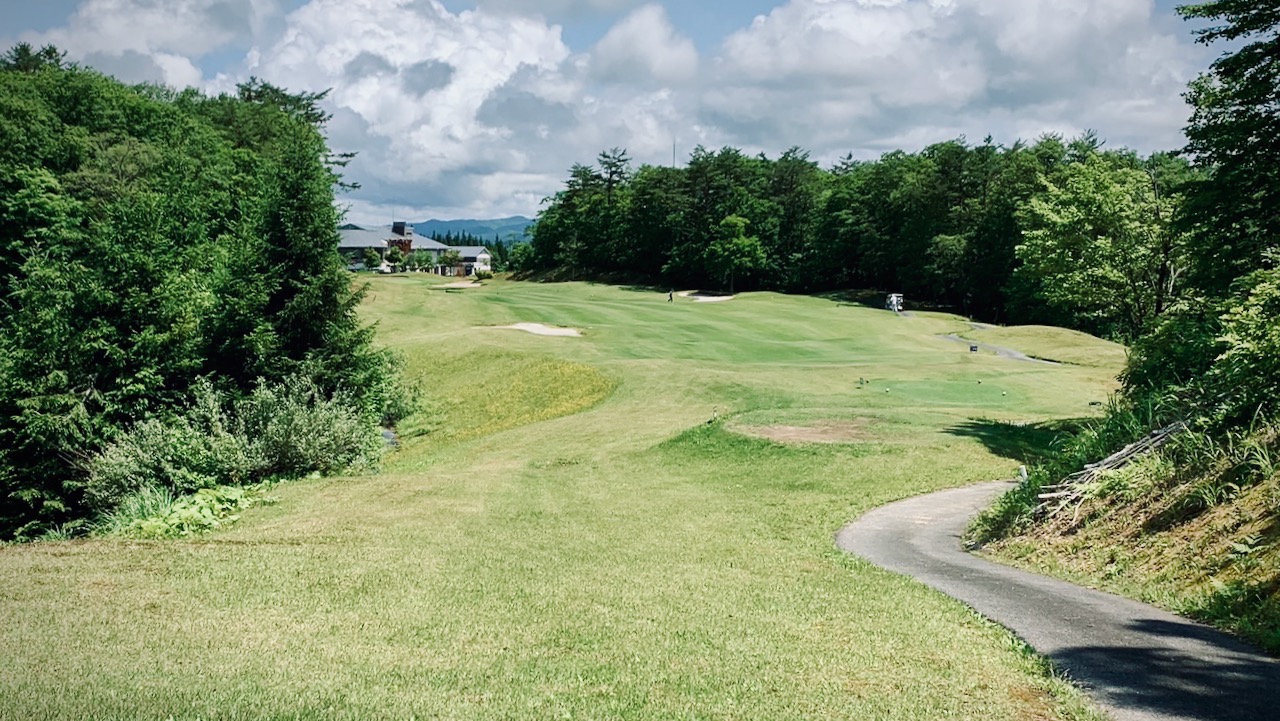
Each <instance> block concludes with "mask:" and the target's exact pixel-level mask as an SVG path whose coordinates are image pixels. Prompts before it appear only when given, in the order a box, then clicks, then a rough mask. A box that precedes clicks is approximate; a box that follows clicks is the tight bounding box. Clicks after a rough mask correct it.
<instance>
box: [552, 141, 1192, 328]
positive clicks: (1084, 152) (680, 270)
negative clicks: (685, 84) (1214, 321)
mask: <svg viewBox="0 0 1280 721" xmlns="http://www.w3.org/2000/svg"><path fill="white" fill-rule="evenodd" d="M1196 177H1197V172H1196V171H1195V170H1194V169H1193V168H1192V167H1191V165H1190V164H1189V163H1188V162H1187V161H1186V160H1184V159H1182V158H1179V157H1176V156H1173V155H1171V154H1167V153H1161V154H1156V155H1152V156H1150V157H1147V158H1143V157H1140V156H1139V155H1138V154H1136V153H1134V152H1132V151H1128V150H1123V149H1119V150H1107V149H1105V148H1104V146H1103V143H1102V142H1101V141H1100V140H1099V139H1098V138H1097V137H1096V136H1094V135H1093V134H1087V135H1085V136H1083V137H1080V138H1076V139H1074V140H1071V141H1069V142H1068V141H1065V140H1064V139H1063V138H1061V137H1058V136H1046V137H1042V138H1040V139H1038V140H1037V141H1035V142H1034V143H1030V144H1027V143H1022V142H1017V143H1014V144H1013V145H1011V146H1008V147H1005V146H1001V145H997V144H995V143H993V142H992V140H991V139H990V138H988V139H987V140H986V141H984V142H983V143H982V144H980V145H971V144H969V143H967V142H965V140H964V139H963V138H961V139H957V140H952V141H948V142H943V143H938V144H936V145H932V146H929V147H928V148H925V149H924V150H923V151H921V152H918V153H907V152H902V151H896V152H892V153H888V154H886V155H884V156H882V157H881V158H880V159H878V160H875V161H855V160H852V159H846V160H843V161H841V162H839V163H837V164H836V165H835V166H834V167H831V168H821V167H819V166H818V164H817V163H815V162H813V161H811V160H810V159H809V157H808V154H807V153H806V152H805V151H803V150H801V149H799V148H792V149H790V150H788V151H786V152H784V153H783V154H782V155H781V156H780V157H778V158H768V157H765V156H763V155H760V156H754V157H753V156H748V155H746V154H744V153H742V152H741V151H740V150H738V149H735V148H722V149H720V150H718V151H709V150H706V149H704V148H701V147H699V148H697V149H696V150H694V152H693V155H692V157H691V158H690V159H689V162H688V164H687V165H686V166H684V167H680V168H668V167H655V166H648V165H645V166H641V167H639V168H633V167H632V166H631V164H630V162H629V159H628V157H627V154H626V152H625V151H623V150H620V149H616V148H615V149H613V150H610V151H606V152H604V153H601V154H600V156H599V158H598V162H597V165H595V166H586V165H575V166H574V167H573V169H572V171H571V174H570V178H569V180H568V182H567V183H566V187H565V189H564V190H562V191H561V192H559V193H557V194H556V195H555V196H554V197H552V198H550V199H548V204H547V206H546V207H545V208H544V210H543V211H542V213H541V214H540V215H539V217H538V221H537V224H536V226H535V227H534V229H533V243H532V251H533V253H532V257H531V258H530V259H528V260H529V265H530V267H531V268H537V269H549V268H564V269H566V270H568V271H570V272H572V273H574V274H593V275H600V274H620V275H625V276H631V277H634V278H638V279H647V280H649V281H651V282H662V283H664V284H668V285H677V286H702V287H713V288H720V289H724V290H733V289H739V290H746V289H765V290H780V291H785V292H801V293H809V292H819V291H831V290H840V289H849V288H878V289H882V290H885V291H896V292H901V293H905V294H906V295H907V297H908V298H909V299H910V300H912V301H915V302H926V303H933V304H943V305H948V306H953V307H955V308H957V309H958V310H961V311H962V312H964V313H966V314H968V315H972V316H975V317H979V318H983V319H987V320H995V321H1011V322H1022V323H1026V322H1044V323H1053V324H1057V325H1067V326H1072V327H1075V328H1081V329H1084V330H1089V331H1092V332H1094V333H1099V334H1103V335H1108V336H1116V337H1121V338H1133V337H1136V336H1137V335H1138V334H1140V333H1141V332H1142V331H1143V330H1144V329H1145V328H1146V327H1147V326H1148V325H1149V324H1150V322H1151V321H1152V319H1154V318H1155V317H1157V316H1159V315H1160V314H1161V313H1162V312H1163V311H1164V309H1165V308H1167V307H1168V306H1169V305H1170V304H1171V302H1172V301H1173V299H1174V298H1176V297H1177V295H1178V294H1179V293H1180V292H1181V291H1182V285H1183V284H1182V280H1183V276H1184V270H1185V265H1186V262H1187V258H1186V252H1185V243H1184V234H1183V233H1182V232H1181V231H1180V230H1178V229H1176V228H1175V227H1174V224H1173V223H1174V220H1175V218H1176V215H1177V213H1178V212H1179V208H1180V207H1181V200H1182V194H1183V191H1184V189H1185V188H1186V186H1187V185H1188V183H1190V182H1191V181H1193V180H1194V179H1195V178H1196ZM1100 240H1104V241H1105V242H1099V241H1100Z"/></svg>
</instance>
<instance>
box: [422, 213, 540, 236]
mask: <svg viewBox="0 0 1280 721" xmlns="http://www.w3.org/2000/svg"><path fill="white" fill-rule="evenodd" d="M410 225H412V226H413V232H414V234H416V235H426V236H430V235H432V234H433V233H434V234H437V235H444V234H446V233H452V234H454V235H460V234H463V233H469V234H471V235H474V236H476V237H478V238H481V239H483V240H493V238H494V237H495V236H496V237H498V238H500V239H502V240H512V239H514V240H523V239H524V231H525V229H526V228H528V227H529V226H530V225H533V219H532V218H526V217H524V216H523V215H513V216H511V217H509V218H490V219H485V220H474V219H467V220H437V219H435V218H432V219H431V220H424V221H422V222H419V223H411V224H410Z"/></svg>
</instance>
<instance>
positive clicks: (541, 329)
mask: <svg viewBox="0 0 1280 721" xmlns="http://www.w3.org/2000/svg"><path fill="white" fill-rule="evenodd" d="M495 327H497V328H500V329H502V330H522V331H524V332H525V333H532V334H534V335H558V336H574V337H577V336H580V335H582V331H580V330H578V329H577V328H557V327H556V326H552V325H545V324H543V323H516V324H515V325H500V326H495Z"/></svg>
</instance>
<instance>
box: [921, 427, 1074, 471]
mask: <svg viewBox="0 0 1280 721" xmlns="http://www.w3.org/2000/svg"><path fill="white" fill-rule="evenodd" d="M1084 422H1085V419H1083V418H1076V419H1067V420H1057V421H1045V422H1043V423H1008V422H1005V421H993V420H988V419H983V418H971V419H969V420H968V421H965V422H964V423H960V424H958V425H954V426H951V427H950V428H948V429H946V432H947V433H950V434H951V435H953V436H960V437H963V438H974V439H977V440H978V441H980V442H981V443H982V445H984V446H986V447H987V450H989V451H991V452H992V453H994V454H996V455H997V456H1000V457H1001V458H1008V459H1010V460H1014V461H1018V462H1019V463H1022V464H1025V465H1032V464H1035V463H1040V462H1042V461H1044V460H1046V459H1048V458H1049V457H1051V456H1053V455H1054V454H1055V453H1057V452H1058V450H1059V444H1060V442H1061V439H1063V438H1065V437H1067V436H1069V435H1070V434H1072V433H1073V432H1075V431H1077V430H1079V428H1080V426H1081V425H1082V424H1083V423H1084Z"/></svg>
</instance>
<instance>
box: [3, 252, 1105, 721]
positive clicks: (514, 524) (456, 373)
mask: <svg viewBox="0 0 1280 721" xmlns="http://www.w3.org/2000/svg"><path fill="white" fill-rule="evenodd" d="M435 285H438V282H437V281H435V280H434V279H427V278H414V277H403V276H402V277H390V278H378V279H376V280H375V282H374V285H373V293H372V294H371V296H370V299H369V302H368V304H367V308H366V310H367V312H368V314H369V317H370V318H371V319H375V320H377V321H378V323H379V327H380V332H381V336H382V338H383V339H384V340H385V341H386V342H387V343H388V344H390V345H393V346H395V347H398V348H400V349H401V350H402V351H403V352H404V353H405V354H406V356H407V358H408V361H409V371H410V374H411V375H412V376H413V377H414V378H415V379H417V380H418V381H419V382H421V383H422V384H423V386H424V388H425V389H426V396H427V398H428V403H427V407H426V408H425V409H424V411H423V412H422V413H421V414H419V416H418V417H416V418H414V419H411V421H410V422H408V423H406V424H405V426H404V428H403V429H402V430H404V438H403V447H402V448H401V450H399V451H398V452H396V453H395V454H394V455H391V456H389V457H388V459H387V462H386V468H385V469H384V472H383V473H382V474H381V475H377V476H361V477H354V478H340V479H326V480H318V481H306V482H299V483H295V484H290V485H286V486H282V487H281V488H280V489H279V490H278V491H277V494H278V495H279V496H280V498H281V501H280V503H279V504H277V505H274V506H270V507H265V508H259V509H255V510H253V511H251V512H249V513H247V514H246V515H245V517H244V519H242V520H241V521H240V522H239V523H238V524H237V525H236V526H234V527H232V528H231V529H229V530H226V531H223V532H220V533H217V534H214V535H211V536H207V537H205V538H201V539H196V540H191V541H182V542H151V543H139V542H108V541H87V542H70V543H42V544H34V545H27V546H13V547H8V548H3V549H0V613H2V614H3V623H0V655H3V658H4V663H3V664H0V719H32V718H50V719H53V718H56V719H64V718H65V719H82V718H83V719H101V718H119V719H164V718H169V717H173V718H175V719H197V718H199V719H234V718H243V719H261V718H281V719H284V718H290V719H293V718H297V719H309V718H316V719H357V718H360V719H364V718H378V719H381V718H387V719H407V718H419V719H423V718H440V719H549V718H554V719H614V718H620V719H674V718H681V719H851V718H856V719H944V718H947V719H1052V718H1088V717H1091V713H1090V712H1089V711H1088V710H1087V708H1086V707H1085V706H1084V704H1083V703H1082V702H1081V701H1080V700H1079V697H1078V696H1077V695H1076V694H1074V693H1073V692H1071V691H1070V690H1069V689H1068V688H1066V687H1065V686H1064V685H1063V684H1062V683H1060V682H1058V681H1055V680H1053V679H1052V678H1051V677H1050V676H1049V675H1047V674H1046V673H1045V670H1044V668H1043V667H1042V665H1041V664H1040V663H1039V662H1038V661H1037V660H1036V659H1035V658H1034V657H1032V656H1031V655H1029V654H1028V653H1026V651H1025V649H1024V648H1023V647H1022V646H1021V644H1019V643H1018V642H1016V640H1014V639H1013V638H1012V637H1011V636H1009V634H1008V633H1007V632H1005V631H1004V630H1002V629H999V628H996V627H994V626H992V625H991V624H988V623H986V622H984V621H982V620H981V619H979V618H977V617H976V616H975V615H974V614H972V613H971V612H970V611H968V610H967V609H966V608H965V607H963V606H962V605H960V604H958V603H956V602H953V601H950V600H948V599H946V598H944V597H942V596H941V595H939V594H937V593H934V592H932V591H930V590H928V589H925V588H923V587H921V586H919V585H917V584H915V583H913V582H910V581H908V580H906V579H904V578H901V577H898V576H895V575H893V574H889V573H886V572H883V571H880V570H878V569H875V568H873V567H871V566H870V565H868V564H866V563H863V562H861V561H859V560H857V559H854V558H851V557H848V556H845V555H843V554H840V553H838V552H837V551H836V550H835V549H834V546H833V543H832V536H833V534H834V533H835V532H836V531H837V530H838V529H839V528H840V527H841V526H842V525H843V524H844V523H846V522H847V521H849V520H850V519H852V518H854V517H856V516H857V515H858V514H860V513H861V512H863V511H865V510H867V509H869V508H872V507H874V506H876V505H879V504H882V503H885V502H887V501H890V500H893V499H896V498H901V497H904V496H908V495H912V494H916V493H921V492H924V491H928V490H931V489H936V488H941V487H946V486H954V485H958V484H962V483H966V482H970V481H978V480H986V479H990V478H994V477H1007V476H1009V475H1011V474H1012V473H1013V472H1014V469H1015V467H1016V464H1017V462H1018V459H1017V458H1016V457H1015V456H1016V453H1012V452H1010V451H1008V450H1007V449H1008V448H1011V447H1016V444H1013V443H1002V442H1000V441H1001V438H1000V437H999V436H1000V434H1001V433H1002V432H1003V431H1002V430H1001V429H1009V432H1011V433H1012V432H1015V431H1016V429H1017V428H1018V427H1019V426H1018V425H1015V424H1017V423H1033V422H1040V421H1046V420H1051V419H1057V418H1069V417H1078V416H1082V415H1085V414H1087V413H1088V412H1089V403H1090V402H1091V401H1099V400H1102V399H1103V398H1104V397H1105V395H1106V393H1107V392H1108V391H1109V390H1110V383H1109V382H1107V381H1105V380H1100V374H1099V373H1097V372H1096V369H1092V368H1084V367H1076V366H1046V365H1043V364H1031V363H1019V362H1016V361H1011V360H1006V359H1001V358H996V357H992V356H978V357H974V356H970V355H969V354H968V353H967V349H965V348H963V347H962V346H959V345H957V344H955V343H949V342H947V341H945V340H940V339H938V338H937V337H936V336H937V335H938V334H940V333H946V332H950V329H952V328H953V327H954V325H955V322H956V321H955V319H953V318H946V317H932V316H931V317H917V318H900V317H897V316H894V315H892V314H890V313H885V312H882V311H874V310H868V309H863V308H850V307H845V306H840V305H838V304H836V303H832V302H829V301H824V300H820V299H814V298H803V297H786V296H779V295H772V294H758V295H746V296H743V297H740V298H739V299H738V300H735V301H732V302H729V303H717V304H710V303H707V304H699V303H693V302H689V301H681V302H677V303H673V304H668V303H667V302H666V294H665V293H662V294H659V293H645V292H640V291H631V290H626V289H622V288H616V287H610V286H596V285H585V284H554V285H553V284H548V285H538V284H521V283H508V282H493V283H490V284H488V285H486V287H484V288H480V289H476V290H468V291H465V292H445V291H442V290H440V289H437V288H434V286H435ZM516 321H533V322H542V323H547V324H551V325H565V326H572V327H577V328H581V329H582V330H583V331H584V333H585V335H584V336H583V337H581V338H557V337H540V336H534V335H529V334H525V333H521V332H518V331H511V330H499V329H496V328H492V327H487V326H494V325H499V324H508V323H512V322H516ZM860 381H865V382H860ZM979 381H982V382H981V383H979ZM836 419H841V420H861V421H865V423H863V425H862V426H861V427H862V428H863V429H864V431H865V432H864V434H863V436H862V437H861V438H860V440H859V441H858V442H856V443H849V444H835V445H800V446H784V445H779V444H776V443H772V442H769V441H764V440H759V439H754V438H747V437H744V436H740V435H736V434H734V433H732V432H731V431H730V430H728V428H730V427H732V426H733V424H734V423H735V422H737V421H747V422H750V423H751V424H756V425H759V424H767V423H790V424H804V423H810V422H820V421H823V420H836ZM1001 453H1004V454H1005V455H1003V456H1002V455H1000V454H1001Z"/></svg>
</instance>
